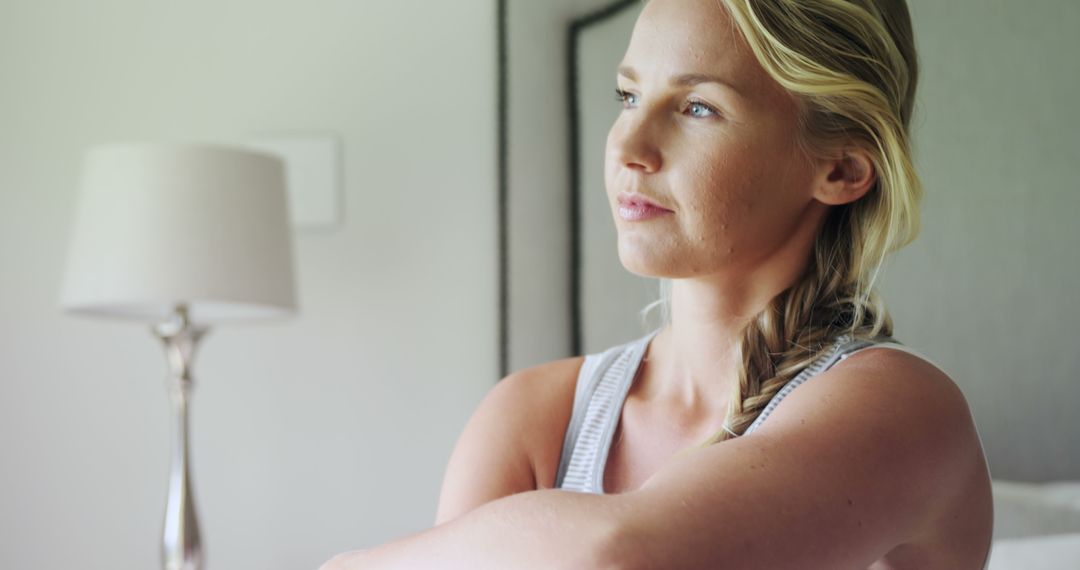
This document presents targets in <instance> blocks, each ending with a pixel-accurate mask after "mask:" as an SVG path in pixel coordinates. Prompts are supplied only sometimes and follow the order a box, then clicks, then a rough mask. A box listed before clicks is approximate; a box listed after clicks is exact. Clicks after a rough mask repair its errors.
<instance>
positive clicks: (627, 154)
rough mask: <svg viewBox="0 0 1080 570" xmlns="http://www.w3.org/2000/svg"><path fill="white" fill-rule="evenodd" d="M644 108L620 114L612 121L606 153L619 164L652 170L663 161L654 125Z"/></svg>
mask: <svg viewBox="0 0 1080 570" xmlns="http://www.w3.org/2000/svg"><path fill="white" fill-rule="evenodd" d="M644 115H645V110H644V109H637V110H635V111H633V114H629V115H628V114H625V113H624V114H623V115H621V116H620V117H619V118H618V119H616V120H615V124H614V125H612V127H611V132H610V133H609V135H608V152H609V154H610V157H611V158H612V159H613V160H616V161H618V164H619V165H620V166H622V167H625V168H629V169H631V170H638V171H641V172H643V173H652V172H656V171H658V170H660V167H661V165H662V164H663V160H662V157H661V155H660V146H659V139H658V134H659V133H657V132H655V131H656V128H655V125H653V124H652V121H651V120H650V119H649V118H648V117H647V116H644Z"/></svg>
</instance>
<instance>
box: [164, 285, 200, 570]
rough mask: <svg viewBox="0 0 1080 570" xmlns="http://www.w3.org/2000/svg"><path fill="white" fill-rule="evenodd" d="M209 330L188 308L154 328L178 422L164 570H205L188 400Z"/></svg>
mask: <svg viewBox="0 0 1080 570" xmlns="http://www.w3.org/2000/svg"><path fill="white" fill-rule="evenodd" d="M208 330H209V329H207V328H205V327H198V326H194V325H193V324H192V323H191V321H190V320H189V318H188V309H187V306H186V305H177V307H176V308H175V309H174V311H173V314H172V315H171V317H170V318H169V320H167V321H165V322H163V323H161V324H159V325H157V326H155V327H154V328H153V332H154V335H156V336H157V337H158V338H160V339H161V341H162V342H163V343H164V344H165V356H166V358H167V359H168V362H169V379H168V389H169V399H170V400H171V401H172V408H173V419H174V420H175V424H174V429H173V442H172V468H171V471H170V474H169V495H168V500H167V502H166V504H165V525H164V531H163V536H162V543H161V565H162V568H164V570H202V569H203V561H204V556H203V549H202V542H201V540H200V539H199V521H198V517H197V516H196V514H195V501H194V497H193V496H192V493H191V474H190V472H189V460H188V399H189V397H190V394H191V388H192V377H191V364H192V360H193V359H194V356H195V349H196V347H197V346H198V343H199V339H201V338H202V337H203V335H205V334H206V333H207V331H208Z"/></svg>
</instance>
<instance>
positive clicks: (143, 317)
mask: <svg viewBox="0 0 1080 570" xmlns="http://www.w3.org/2000/svg"><path fill="white" fill-rule="evenodd" d="M284 180H285V178H284V166H283V164H282V162H281V161H280V160H279V159H277V158H274V157H272V156H270V155H265V154H260V153H257V152H253V151H250V150H243V149H239V148H230V147H224V146H212V145H191V144H186V145H185V144H121V145H109V146H104V147H100V148H96V149H93V150H91V151H90V152H89V153H88V154H87V156H86V159H85V163H84V165H83V175H82V184H81V190H80V196H79V204H78V208H77V211H76V215H75V225H74V230H73V235H72V237H71V247H70V251H69V257H68V263H67V271H66V275H65V278H64V284H63V289H62V293H61V305H62V307H63V309H64V310H65V311H68V312H71V313H75V314H83V315H92V316H104V317H117V318H124V319H134V320H139V321H146V322H148V323H153V326H152V330H153V332H154V334H155V335H156V336H157V337H158V338H160V339H161V341H162V342H163V343H164V345H165V353H166V357H167V361H168V369H169V378H168V388H169V395H170V399H171V402H172V408H173V412H174V421H175V424H174V425H175V429H174V433H173V436H174V437H173V441H172V444H173V449H172V460H171V461H172V466H171V471H170V476H169V485H168V497H167V501H166V508H165V522H164V530H163V538H162V551H161V555H162V566H163V568H164V569H165V570H199V569H201V568H203V562H204V552H203V548H202V545H201V541H200V537H199V525H198V519H197V517H196V513H195V502H194V500H193V497H192V491H191V481H190V472H189V465H188V464H189V458H188V400H189V396H190V392H191V389H192V374H191V366H192V360H193V358H194V355H195V349H196V347H197V345H198V342H199V339H200V338H202V337H203V335H204V334H205V333H206V332H207V331H208V330H209V328H208V327H209V325H211V324H216V323H219V322H232V321H244V320H250V319H262V318H268V317H280V316H285V315H288V314H291V313H292V312H294V311H295V310H296V299H295V291H294V286H293V263H292V243H291V240H290V235H291V233H290V227H289V218H288V213H287V212H288V210H287V199H286V194H285V182H284Z"/></svg>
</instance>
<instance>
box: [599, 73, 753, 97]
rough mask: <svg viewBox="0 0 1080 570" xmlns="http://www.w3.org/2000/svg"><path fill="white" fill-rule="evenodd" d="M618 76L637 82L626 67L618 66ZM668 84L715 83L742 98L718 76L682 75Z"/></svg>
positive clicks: (635, 76)
mask: <svg viewBox="0 0 1080 570" xmlns="http://www.w3.org/2000/svg"><path fill="white" fill-rule="evenodd" d="M619 75H621V76H623V77H625V78H627V79H629V80H630V81H637V72H636V71H634V68H632V67H630V66H628V65H620V66H619ZM668 83H670V84H671V85H679V86H683V87H692V86H694V85H697V84H699V83H716V84H718V85H722V86H724V87H727V88H728V89H731V90H732V91H734V92H735V94H736V95H739V96H740V97H741V96H742V92H741V91H739V88H738V87H735V86H734V85H732V84H731V82H730V81H728V80H726V79H724V78H723V77H720V76H718V75H709V74H707V73H682V74H679V75H676V76H673V77H672V78H671V79H669V80H668Z"/></svg>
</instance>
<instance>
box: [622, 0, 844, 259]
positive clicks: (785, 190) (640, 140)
mask: <svg viewBox="0 0 1080 570" xmlns="http://www.w3.org/2000/svg"><path fill="white" fill-rule="evenodd" d="M672 30H675V31H677V33H672ZM622 65H624V66H629V67H631V68H633V70H634V75H635V77H634V78H633V79H631V78H628V77H624V76H620V77H619V78H618V86H619V88H620V89H622V90H623V91H625V92H628V93H631V94H633V95H634V97H635V99H634V104H632V105H631V104H629V103H627V104H626V105H624V107H626V108H624V109H623V111H622V112H621V113H620V115H619V117H618V118H617V119H616V121H615V123H614V125H613V126H612V128H611V131H610V133H609V135H608V140H607V150H606V154H605V157H606V161H605V183H606V186H607V193H608V199H609V203H610V204H611V207H612V212H613V215H614V217H615V224H616V228H617V230H618V245H619V258H620V260H621V261H622V263H623V265H624V266H625V267H626V268H627V269H628V270H630V271H632V272H634V273H637V274H640V275H646V276H654V277H670V278H688V277H701V276H708V275H713V274H717V273H725V272H731V271H738V272H754V271H757V270H760V269H761V268H762V267H764V266H765V265H767V264H768V262H769V260H770V259H771V258H773V257H777V256H778V252H779V251H780V250H782V249H784V248H785V246H790V245H791V242H792V240H793V239H794V237H795V236H796V234H799V233H800V229H802V230H805V229H806V227H805V226H806V225H807V224H809V225H813V226H814V227H815V228H816V227H818V226H820V222H821V220H822V219H823V218H824V213H825V212H826V210H827V207H826V206H824V205H823V204H821V203H820V202H817V201H815V200H814V199H813V197H812V182H813V165H812V164H811V163H810V162H809V161H807V160H806V159H805V158H804V157H803V156H802V155H801V153H799V151H798V147H797V144H796V137H795V133H796V125H797V117H798V114H797V113H798V109H797V106H796V104H795V102H794V100H793V99H792V98H791V97H790V95H788V94H787V93H786V92H785V91H784V90H783V88H782V87H780V85H778V84H776V83H775V82H774V81H773V80H772V79H771V78H770V77H769V76H768V74H767V73H766V72H765V71H764V70H763V69H762V68H761V67H760V65H759V64H758V63H757V60H756V59H755V58H754V56H753V53H752V52H751V51H750V48H749V47H748V46H747V45H746V43H745V40H743V39H742V37H741V36H739V35H738V33H737V32H735V31H734V29H733V28H732V26H731V23H730V21H729V20H728V16H727V14H726V12H724V11H723V9H722V8H720V7H718V6H715V5H713V4H712V3H703V2H700V1H695V0H670V1H654V2H650V3H648V4H647V5H646V7H645V8H644V11H643V13H642V15H641V17H640V18H639V20H638V24H637V26H636V27H635V29H634V33H633V36H632V38H631V40H630V45H629V47H628V48H627V51H626V55H625V56H624V58H623V61H622ZM685 73H703V74H710V75H716V76H720V77H722V78H724V79H725V80H726V81H728V82H729V83H731V84H733V85H735V86H736V87H737V89H738V93H739V94H740V95H741V96H740V95H736V94H735V93H734V92H732V91H729V90H727V89H725V88H723V87H721V86H719V85H717V84H715V83H702V84H698V85H695V86H679V85H672V84H671V83H670V82H669V78H671V77H673V76H676V75H679V74H685ZM692 100H693V101H701V102H704V103H705V104H707V105H708V106H709V107H711V108H713V109H716V110H717V111H718V116H709V117H705V118H703V117H697V116H692V115H691V114H690V113H688V112H687V105H688V102H689V101H692ZM620 192H639V193H641V194H644V195H645V196H647V197H649V198H651V199H653V200H655V201H656V202H658V203H659V204H660V205H661V206H663V207H665V208H668V209H671V210H674V212H675V213H674V214H672V215H666V216H662V217H660V218H654V219H651V220H648V221H645V222H627V221H624V220H622V219H621V218H619V216H618V202H617V197H618V194H619V193H620ZM801 235H803V236H805V235H807V233H806V231H803V232H802V233H801Z"/></svg>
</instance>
